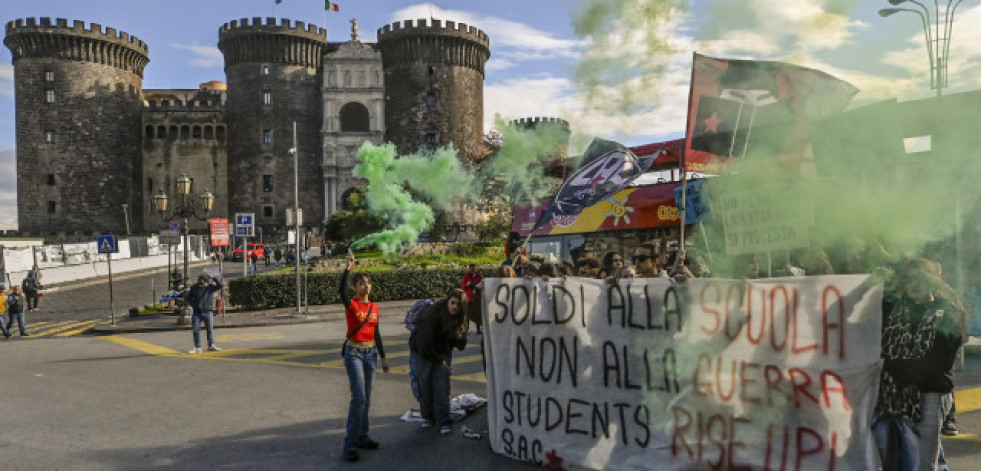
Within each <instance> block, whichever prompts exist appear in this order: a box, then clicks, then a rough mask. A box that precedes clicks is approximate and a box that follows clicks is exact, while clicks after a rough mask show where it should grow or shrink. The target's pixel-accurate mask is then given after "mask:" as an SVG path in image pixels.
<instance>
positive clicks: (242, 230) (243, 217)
mask: <svg viewBox="0 0 981 471" xmlns="http://www.w3.org/2000/svg"><path fill="white" fill-rule="evenodd" d="M235 236H236V237H255V213H235Z"/></svg>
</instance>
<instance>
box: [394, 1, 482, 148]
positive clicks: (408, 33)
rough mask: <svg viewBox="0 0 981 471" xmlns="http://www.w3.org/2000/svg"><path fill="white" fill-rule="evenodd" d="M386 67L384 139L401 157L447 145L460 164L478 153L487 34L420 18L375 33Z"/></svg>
mask: <svg viewBox="0 0 981 471" xmlns="http://www.w3.org/2000/svg"><path fill="white" fill-rule="evenodd" d="M378 46H379V48H380V49H381V51H382V62H383V63H384V68H385V87H386V94H387V96H386V102H385V127H386V130H385V140H387V141H391V142H393V143H395V145H396V146H397V147H398V150H399V152H400V153H412V152H415V151H417V150H419V149H420V148H433V147H437V146H445V145H448V144H450V143H452V144H453V145H454V146H455V147H456V148H457V149H458V150H459V152H460V153H459V156H460V158H461V159H462V160H464V161H468V162H469V161H473V160H474V159H475V158H478V157H480V156H482V155H483V152H482V151H481V149H483V120H484V64H485V63H486V62H487V59H488V58H490V39H489V38H488V37H487V35H486V34H485V33H484V32H483V31H481V30H479V29H477V28H475V27H473V26H467V25H466V24H463V23H459V24H457V23H455V22H453V21H447V22H446V23H445V25H444V24H443V22H441V21H440V20H435V19H434V20H432V21H431V23H429V22H427V20H425V19H420V20H416V22H415V23H413V22H412V20H407V21H404V22H401V23H399V22H396V23H393V24H391V25H386V26H385V27H384V28H381V29H379V30H378Z"/></svg>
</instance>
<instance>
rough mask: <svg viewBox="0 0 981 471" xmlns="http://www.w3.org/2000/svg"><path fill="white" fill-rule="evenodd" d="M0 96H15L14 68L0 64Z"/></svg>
mask: <svg viewBox="0 0 981 471" xmlns="http://www.w3.org/2000/svg"><path fill="white" fill-rule="evenodd" d="M0 95H7V96H14V66H13V65H11V64H0Z"/></svg>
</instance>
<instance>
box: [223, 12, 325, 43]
mask: <svg viewBox="0 0 981 471" xmlns="http://www.w3.org/2000/svg"><path fill="white" fill-rule="evenodd" d="M254 33H276V34H286V35H293V36H297V37H303V38H307V39H311V40H320V41H323V42H324V43H326V42H327V30H326V29H324V28H320V27H318V26H317V25H315V24H307V23H305V22H303V21H295V22H294V21H293V20H290V19H288V18H281V19H276V18H272V17H266V18H260V17H255V18H242V19H238V20H232V21H229V22H228V23H225V24H223V25H221V28H219V29H218V42H221V41H222V40H223V39H225V38H226V37H231V36H234V35H237V34H254Z"/></svg>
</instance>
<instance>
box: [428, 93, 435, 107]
mask: <svg viewBox="0 0 981 471" xmlns="http://www.w3.org/2000/svg"><path fill="white" fill-rule="evenodd" d="M426 106H428V107H430V108H435V107H436V95H435V94H433V93H429V94H427V95H426Z"/></svg>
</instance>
